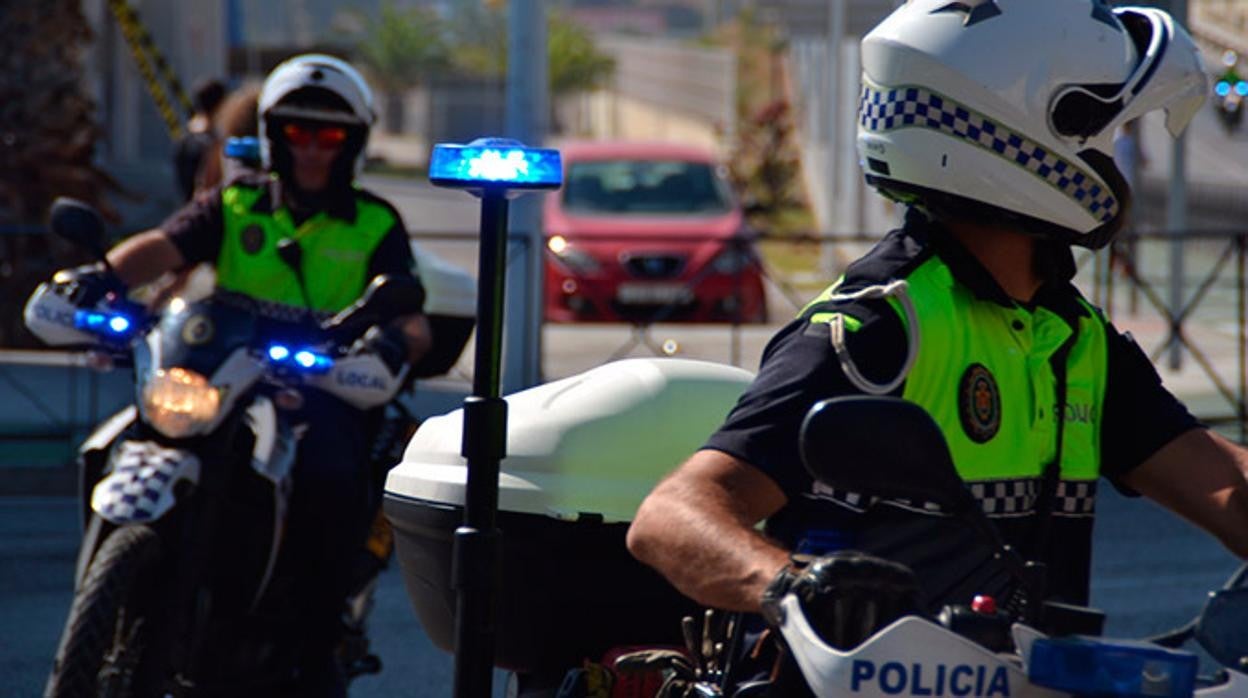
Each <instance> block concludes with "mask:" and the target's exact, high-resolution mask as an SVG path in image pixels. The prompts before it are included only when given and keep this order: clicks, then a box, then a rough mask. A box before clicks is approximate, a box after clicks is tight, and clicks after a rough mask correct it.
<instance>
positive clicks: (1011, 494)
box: [970, 478, 1040, 517]
mask: <svg viewBox="0 0 1248 698" xmlns="http://www.w3.org/2000/svg"><path fill="white" fill-rule="evenodd" d="M970 487H971V494H973V495H975V498H976V499H978V500H979V505H980V507H981V508H982V509H983V510H984V513H985V514H987V515H989V516H1002V517H1005V516H1028V515H1030V514H1032V513H1034V512H1035V510H1036V498H1037V496H1039V493H1040V481H1039V480H1036V479H1034V478H1028V479H1025V480H994V481H991V482H972V483H971V484H970Z"/></svg>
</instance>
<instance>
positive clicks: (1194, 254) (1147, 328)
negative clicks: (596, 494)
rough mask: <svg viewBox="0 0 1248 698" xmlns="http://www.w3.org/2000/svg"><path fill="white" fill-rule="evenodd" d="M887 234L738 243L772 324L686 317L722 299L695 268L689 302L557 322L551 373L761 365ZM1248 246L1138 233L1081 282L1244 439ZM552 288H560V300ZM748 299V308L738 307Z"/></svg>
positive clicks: (1235, 235) (1187, 392) (548, 347)
mask: <svg viewBox="0 0 1248 698" xmlns="http://www.w3.org/2000/svg"><path fill="white" fill-rule="evenodd" d="M878 239H879V238H878V236H870V235H856V236H842V235H808V236H796V237H783V238H781V237H772V236H766V235H764V236H761V237H759V238H757V239H756V241H755V242H753V243H747V242H744V241H735V242H731V243H729V244H730V245H731V244H735V245H751V246H752V247H753V248H754V249H757V250H758V251H759V259H760V263H759V265H758V266H757V268H756V271H757V273H758V275H759V276H760V277H761V279H762V282H763V288H764V290H765V294H766V297H767V298H766V306H767V313H766V321H765V322H750V320H756V319H757V318H749V317H744V316H738V317H736V318H732V319H729V320H728V321H722V320H721V321H718V322H712V323H700V322H694V323H691V322H686V321H680V318H681V317H682V316H683V317H685V318H688V317H689V316H690V315H691V312H690V307H689V305H690V301H689V299H690V298H696V299H698V300H697V302H698V303H709V302H714V300H713V298H708V297H705V294H703V293H702V292H701V291H700V290H699V287H700V286H701V285H702V284H704V283H705V282H706V280H707V278H706V276H705V275H701V276H699V275H697V274H695V275H692V276H687V277H686V278H685V280H684V281H683V283H685V284H687V286H686V290H685V292H684V293H676V292H675V291H672V290H670V289H668V290H664V293H666V294H668V295H671V296H673V297H675V298H678V299H680V302H679V303H673V304H669V305H667V306H665V307H650V306H647V307H645V308H643V310H644V311H645V312H644V313H639V314H638V315H637V316H635V317H634V318H632V319H631V320H627V321H624V322H617V323H614V324H612V323H604V322H593V321H591V322H576V323H550V322H548V323H547V324H546V326H545V329H544V335H543V336H544V340H545V345H544V347H543V357H544V364H543V367H544V370H545V378H546V379H554V378H560V377H564V376H567V375H572V374H574V373H578V372H580V371H582V370H585V369H587V368H590V367H592V366H594V365H598V364H600V363H603V362H605V361H609V360H615V359H619V358H623V357H626V356H644V355H658V356H684V357H688V358H697V359H703V360H708V361H718V362H723V363H730V364H734V365H738V366H743V367H745V368H749V369H754V368H756V367H757V365H758V361H759V358H760V357H761V355H762V351H763V348H764V346H765V345H766V342H767V340H768V339H770V337H771V336H772V335H773V334H774V333H775V332H776V330H777V329H778V328H779V327H780V326H782V325H783V324H784V323H785V322H787V321H789V320H791V319H792V318H793V317H795V316H796V314H797V313H798V312H799V311H800V309H801V308H802V307H803V306H804V305H805V304H806V303H807V302H808V301H809V300H810V299H811V298H813V297H814V296H815V295H817V294H818V293H819V291H821V290H822V289H823V288H824V287H826V286H827V285H828V284H829V283H831V282H832V281H833V280H834V279H835V278H836V277H837V276H838V275H839V274H840V273H841V272H842V271H843V270H844V268H845V267H846V266H847V265H848V264H849V263H850V262H851V261H853V260H854V259H856V258H858V257H859V256H861V255H862V254H864V253H865V252H866V251H867V250H868V249H869V248H870V247H871V246H872V245H873V244H875V243H876V242H877V241H878ZM595 240H599V241H600V240H601V238H595ZM570 242H571V244H575V241H570ZM632 244H635V245H636V247H637V249H643V250H644V249H645V248H646V243H645V241H641V242H635V243H632ZM1246 244H1248V233H1239V232H1224V231H1192V232H1187V233H1180V234H1168V233H1144V234H1137V235H1132V236H1130V237H1126V238H1124V239H1123V240H1121V241H1119V243H1118V244H1116V245H1115V247H1114V250H1113V251H1112V252H1111V251H1109V250H1105V251H1101V252H1099V253H1096V254H1093V253H1091V252H1090V251H1086V250H1081V251H1078V252H1077V253H1076V261H1077V265H1078V273H1077V276H1076V279H1075V283H1076V285H1077V286H1078V287H1079V288H1080V289H1081V290H1082V291H1083V293H1084V294H1085V295H1086V296H1087V297H1088V298H1089V299H1090V300H1092V302H1093V303H1095V304H1097V305H1099V306H1100V307H1101V308H1102V309H1103V310H1104V311H1105V313H1106V315H1107V316H1108V317H1109V319H1110V320H1111V321H1112V322H1114V324H1115V325H1116V326H1117V327H1118V328H1119V329H1121V330H1122V331H1126V332H1130V333H1131V334H1132V335H1133V336H1134V337H1135V339H1136V340H1137V342H1139V344H1140V345H1141V346H1142V347H1143V348H1144V349H1145V351H1146V352H1147V353H1148V354H1149V356H1150V358H1151V359H1152V360H1153V361H1154V363H1155V364H1156V365H1157V366H1158V368H1159V371H1160V373H1161V375H1162V377H1163V379H1164V381H1165V383H1166V385H1167V387H1169V388H1170V389H1171V391H1172V392H1174V393H1175V394H1176V395H1178V396H1179V397H1180V398H1182V399H1183V400H1184V401H1185V402H1186V403H1187V404H1188V405H1189V407H1190V408H1191V409H1192V410H1193V413H1194V414H1196V415H1197V416H1199V417H1200V418H1201V419H1203V420H1204V421H1205V422H1206V423H1209V424H1211V425H1214V426H1218V427H1223V428H1229V429H1231V430H1233V431H1234V432H1235V435H1236V436H1238V437H1239V438H1240V440H1248V433H1246V431H1245V430H1246V429H1248V422H1246V417H1248V411H1246V408H1245V395H1248V385H1246V376H1245V366H1246V359H1245V352H1246V348H1248V338H1246V337H1245V323H1246V309H1245V283H1246V278H1245V274H1246V271H1245V245H1246ZM1176 245H1178V246H1181V248H1182V254H1183V258H1184V259H1185V262H1186V273H1185V277H1184V278H1183V280H1182V289H1181V290H1182V293H1181V299H1180V302H1179V304H1178V305H1177V306H1175V305H1174V304H1173V303H1172V302H1170V297H1171V291H1170V283H1171V257H1172V253H1173V252H1174V251H1175V249H1176ZM826 248H830V249H826ZM548 254H550V253H549V251H548ZM821 260H832V267H831V268H819V266H818V265H819V263H820V262H821ZM748 273H751V274H753V273H754V271H750V272H748ZM652 282H653V283H664V282H662V281H659V280H652ZM731 286H732V288H736V289H746V288H748V287H749V284H748V283H745V282H743V281H742V282H738V283H736V284H734V285H731ZM549 293H550V289H549V288H548V298H547V306H548V308H549V306H550V304H551V298H550V297H549ZM643 297H644V295H643ZM617 300H618V299H617ZM737 307H740V308H745V307H748V304H745V303H738V304H737ZM1174 345H1177V347H1178V349H1177V352H1176V355H1177V356H1178V357H1179V358H1180V361H1179V362H1178V365H1177V366H1174V365H1172V363H1171V362H1170V361H1165V360H1163V359H1166V358H1167V357H1168V356H1169V355H1170V347H1171V346H1174Z"/></svg>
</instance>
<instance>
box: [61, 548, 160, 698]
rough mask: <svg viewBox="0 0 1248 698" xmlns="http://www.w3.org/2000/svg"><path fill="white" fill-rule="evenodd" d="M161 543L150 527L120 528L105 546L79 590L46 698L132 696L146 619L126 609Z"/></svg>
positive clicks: (118, 697) (75, 594)
mask: <svg viewBox="0 0 1248 698" xmlns="http://www.w3.org/2000/svg"><path fill="white" fill-rule="evenodd" d="M159 547H160V540H159V539H158V538H157V536H156V532H155V531H153V530H152V529H150V528H148V527H147V526H124V527H122V528H119V529H117V530H115V531H113V532H112V533H111V534H109V536H108V537H107V538H106V539H105V540H104V543H103V544H102V545H100V549H99V550H98V551H97V552H96V554H95V558H94V559H93V560H92V561H91V566H90V567H89V568H88V570H87V574H86V575H85V576H84V577H83V580H82V585H81V586H80V587H79V588H78V590H77V591H76V592H75V593H74V602H73V605H72V606H71V607H70V610H69V618H68V619H67V620H66V621H65V630H64V632H63V633H62V635H61V642H60V645H59V646H58V648H57V651H56V661H55V663H54V665H53V667H52V674H51V676H49V677H48V684H47V687H46V688H45V689H44V698H70V697H76V696H97V695H98V696H110V697H116V698H121V697H122V696H129V695H131V694H132V691H133V688H134V687H133V686H132V685H131V683H132V681H131V680H130V679H132V678H133V677H132V674H133V673H134V671H135V669H137V665H138V659H139V657H138V656H137V653H138V652H141V650H142V646H141V642H139V640H140V638H139V637H138V635H139V633H140V632H141V631H142V619H141V618H139V617H137V616H136V617H131V615H130V614H128V613H126V602H127V600H128V599H130V598H132V591H133V588H134V584H135V582H136V580H138V579H139V578H140V576H141V575H142V574H143V571H144V570H145V569H147V568H149V567H150V566H151V564H152V563H153V562H154V561H155V560H156V558H157V556H158V555H159Z"/></svg>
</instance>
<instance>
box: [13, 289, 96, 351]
mask: <svg viewBox="0 0 1248 698" xmlns="http://www.w3.org/2000/svg"><path fill="white" fill-rule="evenodd" d="M62 288H63V287H62V286H61V285H59V284H56V283H53V282H50V281H45V282H43V283H41V284H39V287H38V288H36V289H35V292H34V293H32V294H31V295H30V299H29V300H27V301H26V307H25V309H24V310H23V311H22V317H23V320H24V321H25V323H26V328H27V329H29V330H30V332H31V334H33V335H35V336H36V337H38V338H39V339H40V340H42V341H43V342H44V343H46V344H48V345H49V346H54V347H63V346H71V345H80V344H96V343H97V342H98V341H99V340H98V338H97V337H96V336H95V335H93V334H91V333H90V332H85V331H83V330H80V329H78V327H77V326H76V325H75V324H74V317H75V314H76V313H77V312H78V311H79V310H80V309H81V308H79V307H78V306H77V305H75V304H74V303H73V301H72V300H70V299H69V298H68V297H66V296H65V295H63V294H62V292H61V289H62Z"/></svg>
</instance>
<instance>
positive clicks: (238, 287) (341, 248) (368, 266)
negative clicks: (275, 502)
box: [82, 54, 431, 696]
mask: <svg viewBox="0 0 1248 698" xmlns="http://www.w3.org/2000/svg"><path fill="white" fill-rule="evenodd" d="M258 112H259V113H258V117H259V131H260V143H261V156H262V161H263V165H264V168H265V171H263V172H260V173H253V174H244V175H242V176H241V177H239V178H237V179H235V180H233V181H230V182H226V183H224V184H223V185H222V186H220V187H217V188H215V189H213V190H211V191H208V192H205V193H202V194H200V195H198V196H197V197H196V198H195V199H194V200H193V201H192V202H191V203H189V204H188V205H187V206H186V207H184V208H183V209H181V210H179V211H178V212H176V213H175V214H174V215H173V216H171V217H170V218H169V219H168V220H166V221H165V222H164V223H162V224H161V225H160V226H159V227H158V228H156V229H153V230H149V231H146V232H143V233H139V234H137V235H135V236H133V237H131V238H129V239H127V240H125V241H123V242H122V243H120V244H119V245H118V246H117V247H115V248H114V249H113V250H111V251H110V252H109V253H108V259H109V261H110V263H111V267H112V269H113V270H115V274H116V277H117V278H116V279H103V278H101V279H100V281H101V283H105V284H109V286H110V287H113V285H115V284H116V283H118V282H119V283H120V284H122V285H123V286H124V287H126V288H132V287H135V286H139V285H142V284H146V283H148V282H150V281H153V280H155V279H156V278H158V277H160V276H161V275H162V274H164V273H166V272H170V271H178V270H182V269H186V268H188V267H190V266H193V265H196V264H199V263H208V264H211V265H213V266H214V267H215V271H216V289H215V296H214V298H216V299H219V300H222V301H223V302H234V303H237V304H239V305H241V306H243V307H246V308H248V309H250V310H251V311H253V312H254V313H255V314H257V315H259V316H262V317H264V318H267V319H270V320H273V321H275V322H283V321H296V322H306V321H307V319H308V317H309V316H311V317H313V318H318V319H323V318H326V317H329V316H331V315H333V314H335V313H337V312H339V311H341V310H343V309H344V308H346V307H347V306H349V305H351V304H352V303H353V302H355V301H356V300H358V298H359V297H360V295H361V294H362V293H363V291H364V290H365V288H366V286H367V284H368V283H369V281H370V280H371V279H373V278H374V277H375V276H377V275H379V274H389V275H392V276H396V277H412V276H413V274H414V269H415V264H414V262H413V260H412V254H411V248H410V246H409V241H408V236H407V232H406V230H405V229H404V226H403V222H402V219H401V218H400V216H399V214H398V212H397V211H396V210H395V209H394V207H393V206H391V205H390V204H389V203H388V202H386V201H385V200H383V199H381V198H379V197H377V196H375V195H373V194H371V193H369V192H367V191H365V190H363V189H361V188H358V187H356V186H355V177H356V175H357V174H358V173H359V172H360V170H361V168H362V165H363V162H364V158H365V146H366V144H367V142H368V136H369V129H370V128H371V126H372V124H373V122H374V120H375V114H374V110H373V97H372V92H371V91H370V90H369V88H368V85H367V84H366V83H365V82H364V80H363V78H362V77H361V76H360V75H359V73H358V72H357V71H356V70H355V69H354V68H352V67H351V66H350V65H349V64H347V63H346V62H344V61H342V60H339V59H337V58H333V57H331V56H325V55H316V54H309V55H301V56H296V57H294V58H291V59H289V60H287V61H286V62H284V63H282V64H281V65H279V66H277V68H275V69H274V70H273V71H272V73H270V74H269V76H268V78H267V79H266V81H265V83H264V86H263V89H262V91H261V94H260V98H259V109H258ZM292 246H293V247H295V248H297V249H298V251H299V252H298V254H297V255H293V256H292V255H290V254H289V252H286V253H283V252H282V251H281V250H282V248H290V247H292ZM109 273H110V272H109V271H106V270H104V269H102V268H100V269H96V270H94V271H91V272H89V273H87V274H85V275H84V278H83V279H82V283H89V282H90V279H89V278H86V277H88V276H90V275H92V274H94V275H95V276H99V277H104V276H106V275H108V274H109ZM417 286H419V284H417ZM421 295H422V298H423V291H422V292H421ZM430 342H431V336H430V331H429V325H428V321H427V319H426V318H425V316H424V314H423V313H415V314H411V315H406V316H403V317H398V318H394V319H392V320H391V321H390V322H388V323H384V324H381V325H379V326H376V327H374V328H372V329H371V330H370V331H369V332H368V333H367V335H366V336H365V337H364V338H363V339H362V340H361V341H360V342H358V343H357V345H356V348H355V350H354V351H358V352H371V353H374V354H376V355H377V356H378V357H380V358H381V359H382V361H380V362H375V363H374V365H375V366H376V367H377V368H376V369H375V370H376V371H377V374H376V375H370V376H363V377H358V378H359V380H360V381H361V382H362V384H367V385H372V386H381V387H383V388H386V389H391V388H397V386H398V385H400V384H401V383H402V381H403V380H404V377H405V376H406V375H407V373H408V370H409V368H410V366H411V364H412V363H413V362H416V361H417V360H419V359H420V358H421V357H422V356H424V355H425V353H426V352H427V351H428V349H429V346H430ZM303 394H304V405H303V407H302V408H301V411H302V415H299V417H301V418H302V419H303V420H304V421H305V422H306V423H307V424H308V428H307V429H306V431H305V432H304V433H303V436H302V437H301V440H300V442H299V453H298V456H297V464H296V467H295V471H294V476H293V480H294V487H293V492H292V495H291V500H290V511H289V519H288V526H287V529H286V531H287V535H286V537H285V539H284V541H283V545H284V548H285V552H286V554H287V555H288V556H289V560H290V561H291V562H292V564H295V565H298V566H299V569H302V570H304V571H305V573H304V574H303V575H302V579H303V580H305V583H303V584H301V585H299V587H298V588H297V589H296V590H295V596H296V599H295V602H296V603H297V604H299V605H300V615H301V616H302V617H303V618H305V619H306V620H307V628H306V629H305V632H302V633H300V640H301V641H302V643H303V646H304V655H305V659H304V670H303V671H302V672H301V673H300V675H301V677H302V678H301V680H302V681H303V683H302V685H301V686H300V687H299V689H298V695H303V696H313V695H326V696H340V695H345V683H344V681H343V677H342V676H341V675H340V673H339V671H338V669H339V667H338V666H337V663H336V662H335V661H334V659H333V657H332V651H333V648H334V645H335V642H336V639H337V635H338V633H339V630H340V621H339V616H340V613H341V610H342V606H343V601H344V598H345V596H346V593H347V591H348V589H347V586H348V584H349V583H350V578H349V572H350V569H351V562H353V561H354V559H355V556H356V555H357V553H358V551H360V550H361V549H362V547H363V545H364V539H365V536H366V533H367V530H368V526H369V524H370V523H371V521H372V518H373V514H374V513H375V512H376V510H377V506H378V504H379V503H378V501H377V492H376V491H375V490H374V486H373V477H372V475H371V473H369V472H368V468H367V458H368V454H369V448H370V436H369V435H370V433H371V431H372V430H373V428H374V426H375V423H376V420H377V419H378V418H379V414H377V413H376V412H377V411H376V410H374V411H372V412H365V413H361V412H360V411H358V410H356V409H355V408H353V407H351V406H350V405H347V404H346V403H345V402H342V401H340V400H338V399H337V398H335V397H333V396H331V395H329V394H328V393H323V392H320V391H318V390H315V389H312V388H308V389H305V390H304V391H303Z"/></svg>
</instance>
